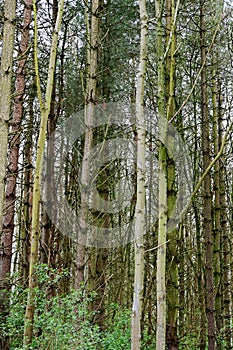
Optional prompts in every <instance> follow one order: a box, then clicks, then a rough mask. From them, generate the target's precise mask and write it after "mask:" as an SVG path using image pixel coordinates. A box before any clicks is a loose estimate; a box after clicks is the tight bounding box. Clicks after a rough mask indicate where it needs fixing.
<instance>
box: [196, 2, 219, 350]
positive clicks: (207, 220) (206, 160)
mask: <svg viewBox="0 0 233 350" xmlns="http://www.w3.org/2000/svg"><path fill="white" fill-rule="evenodd" d="M205 36H206V28H205V14H204V3H203V1H202V0H200V40H201V63H202V64H203V63H204V62H205V61H206V37H205ZM207 101H208V99H207V73H206V64H204V66H203V69H202V72H201V117H202V156H203V169H204V171H205V170H206V169H207V168H208V166H209V164H210V162H211V158H210V139H209V118H208V107H207V103H208V102H207ZM211 208H212V200H211V175H210V173H208V174H207V175H206V177H205V179H204V182H203V233H204V237H205V259H206V261H205V282H206V317H207V324H208V347H209V350H214V349H215V346H216V339H215V307H214V297H215V291H214V280H213V237H212V213H211Z"/></svg>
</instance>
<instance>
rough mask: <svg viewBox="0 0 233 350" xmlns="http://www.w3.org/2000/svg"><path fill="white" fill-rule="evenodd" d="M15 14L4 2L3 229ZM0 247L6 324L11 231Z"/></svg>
mask: <svg viewBox="0 0 233 350" xmlns="http://www.w3.org/2000/svg"><path fill="white" fill-rule="evenodd" d="M15 11H16V1H15V0H5V2H4V24H3V41H2V52H1V67H0V86H1V95H0V159H1V166H0V229H1V230H2V223H3V214H4V212H3V207H4V198H5V196H4V195H5V175H6V171H5V170H6V163H7V146H8V122H9V118H10V107H11V83H12V81H11V79H12V60H13V50H14V33H15ZM0 238H1V248H0V315H1V316H0V323H3V324H4V323H5V321H4V319H5V317H6V315H7V312H8V301H9V299H8V291H9V289H10V285H9V280H8V278H9V277H10V276H9V275H10V266H11V253H12V252H11V247H12V236H11V235H10V234H8V232H3V233H2V232H1V233H0ZM0 347H1V349H4V350H5V349H8V348H9V344H8V339H7V338H6V337H5V336H4V335H2V334H0Z"/></svg>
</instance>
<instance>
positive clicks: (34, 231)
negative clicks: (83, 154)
mask: <svg viewBox="0 0 233 350" xmlns="http://www.w3.org/2000/svg"><path fill="white" fill-rule="evenodd" d="M63 7H64V0H61V1H60V3H59V9H58V15H57V19H56V24H55V28H54V31H53V36H52V44H51V51H50V57H49V67H48V78H47V86H46V93H45V101H44V103H43V101H42V94H41V87H40V79H39V67H38V56H37V21H36V3H35V1H33V9H34V17H35V24H34V28H35V32H34V33H35V37H34V43H35V44H34V55H35V71H36V79H37V92H38V98H39V103H40V109H41V123H40V131H39V138H38V143H37V152H36V164H35V173H34V185H33V201H32V228H31V253H30V265H29V290H28V298H27V306H26V311H25V320H24V325H25V326H24V345H25V346H29V345H30V344H31V341H32V337H33V320H34V310H35V304H34V302H35V300H34V298H35V288H36V286H37V278H36V264H37V263H38V246H39V239H40V229H39V220H40V199H41V193H40V192H41V182H42V166H43V155H44V149H45V140H46V132H47V122H48V117H49V111H50V107H51V97H52V90H53V79H54V71H55V67H56V64H55V63H56V52H57V44H58V34H59V31H60V27H61V21H62V14H63Z"/></svg>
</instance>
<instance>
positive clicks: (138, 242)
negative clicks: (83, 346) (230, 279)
mask: <svg viewBox="0 0 233 350" xmlns="http://www.w3.org/2000/svg"><path fill="white" fill-rule="evenodd" d="M139 11H140V21H141V39H140V58H139V70H138V76H137V88H136V131H137V200H136V209H135V229H134V235H135V237H134V259H135V261H134V295H133V307H132V316H131V350H138V349H140V348H141V317H142V301H143V289H144V238H143V235H144V233H145V175H146V160H145V149H146V135H145V134H146V130H145V115H144V88H145V75H146V62H147V34H148V15H147V10H146V1H145V0H140V1H139Z"/></svg>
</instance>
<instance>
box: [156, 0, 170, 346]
mask: <svg viewBox="0 0 233 350" xmlns="http://www.w3.org/2000/svg"><path fill="white" fill-rule="evenodd" d="M155 4H156V17H157V55H158V123H159V128H160V129H161V130H159V132H162V135H160V140H162V139H163V138H164V135H166V125H162V120H165V119H166V118H165V82H164V48H163V26H162V13H163V1H160V0H157V1H156V3H155ZM166 154H167V152H166V147H165V145H163V144H162V143H161V144H160V146H159V228H158V250H157V274H156V286H157V325H156V326H157V332H156V350H165V346H166V240H167V179H166V169H167V156H166Z"/></svg>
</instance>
